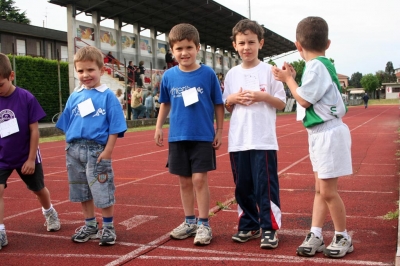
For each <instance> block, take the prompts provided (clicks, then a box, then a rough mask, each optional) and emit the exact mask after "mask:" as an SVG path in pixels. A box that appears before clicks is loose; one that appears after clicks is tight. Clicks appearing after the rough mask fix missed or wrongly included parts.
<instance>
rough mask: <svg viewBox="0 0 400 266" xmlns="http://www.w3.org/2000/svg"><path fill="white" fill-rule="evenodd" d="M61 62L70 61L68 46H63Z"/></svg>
mask: <svg viewBox="0 0 400 266" xmlns="http://www.w3.org/2000/svg"><path fill="white" fill-rule="evenodd" d="M60 59H61V61H65V62H67V61H68V47H67V46H61V58H60Z"/></svg>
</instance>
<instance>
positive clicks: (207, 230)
mask: <svg viewBox="0 0 400 266" xmlns="http://www.w3.org/2000/svg"><path fill="white" fill-rule="evenodd" d="M211 239H212V230H211V227H209V226H205V225H204V224H201V225H199V226H198V228H197V232H196V237H195V238H194V242H193V243H194V244H195V245H208V244H210V242H211Z"/></svg>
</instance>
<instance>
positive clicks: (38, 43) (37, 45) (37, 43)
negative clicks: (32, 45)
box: [36, 42, 41, 56]
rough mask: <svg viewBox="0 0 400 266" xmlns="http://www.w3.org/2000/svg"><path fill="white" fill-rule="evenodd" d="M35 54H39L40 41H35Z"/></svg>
mask: <svg viewBox="0 0 400 266" xmlns="http://www.w3.org/2000/svg"><path fill="white" fill-rule="evenodd" d="M36 55H37V56H40V55H41V54H40V42H36Z"/></svg>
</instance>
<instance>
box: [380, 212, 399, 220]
mask: <svg viewBox="0 0 400 266" xmlns="http://www.w3.org/2000/svg"><path fill="white" fill-rule="evenodd" d="M398 218H399V209H397V210H395V211H394V212H388V213H387V214H385V215H384V216H383V219H384V220H395V219H398Z"/></svg>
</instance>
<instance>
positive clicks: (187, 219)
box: [185, 215, 197, 224]
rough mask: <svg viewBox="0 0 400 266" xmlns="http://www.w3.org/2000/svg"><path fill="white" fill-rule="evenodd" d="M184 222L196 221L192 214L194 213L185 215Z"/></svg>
mask: <svg viewBox="0 0 400 266" xmlns="http://www.w3.org/2000/svg"><path fill="white" fill-rule="evenodd" d="M185 222H186V223H188V224H195V223H197V220H196V216H194V215H190V216H185Z"/></svg>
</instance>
